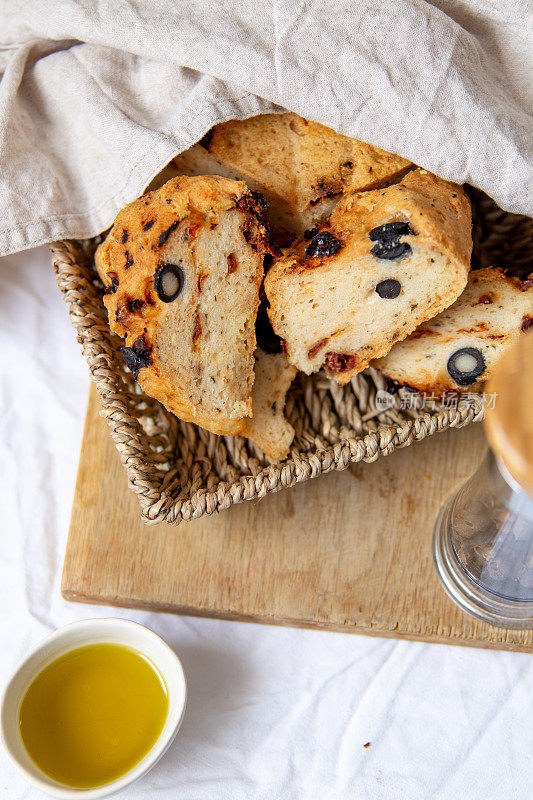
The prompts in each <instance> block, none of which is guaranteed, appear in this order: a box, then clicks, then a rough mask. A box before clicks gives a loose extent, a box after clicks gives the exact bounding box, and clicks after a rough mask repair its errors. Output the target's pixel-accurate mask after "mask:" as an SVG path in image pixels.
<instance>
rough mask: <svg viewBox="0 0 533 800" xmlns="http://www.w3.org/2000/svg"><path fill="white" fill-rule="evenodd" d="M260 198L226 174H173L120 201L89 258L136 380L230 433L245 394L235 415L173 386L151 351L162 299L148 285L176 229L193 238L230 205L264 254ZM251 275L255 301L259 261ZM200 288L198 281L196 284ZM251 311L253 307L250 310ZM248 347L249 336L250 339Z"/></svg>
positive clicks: (190, 417) (240, 423)
mask: <svg viewBox="0 0 533 800" xmlns="http://www.w3.org/2000/svg"><path fill="white" fill-rule="evenodd" d="M263 203H264V201H261V200H260V199H259V198H257V197H254V196H252V195H251V194H250V192H249V191H248V188H247V187H246V185H245V184H244V183H242V182H237V181H233V180H228V179H226V178H217V177H209V178H201V177H198V178H186V177H177V178H174V179H172V180H170V181H168V183H166V184H165V185H164V186H163V187H162V188H161V189H159V190H157V191H154V192H150V193H149V194H147V195H145V196H144V197H141V198H139V199H138V200H135V201H134V202H133V203H130V204H129V205H128V206H126V207H125V208H124V209H122V211H120V212H119V214H118V215H117V217H116V220H115V224H114V226H113V228H112V230H111V232H110V233H109V235H108V237H107V239H106V241H105V242H104V243H103V244H102V245H100V247H99V248H98V251H97V253H96V257H95V261H96V266H97V269H98V273H99V275H100V277H101V279H102V281H103V283H104V285H105V286H106V289H107V293H106V294H105V296H104V304H105V306H106V308H107V311H108V315H109V324H110V327H111V330H112V331H114V332H115V333H117V334H118V335H119V336H121V337H123V338H124V339H125V340H126V342H125V344H126V348H127V351H126V352H125V356H126V357H129V364H128V365H129V366H131V365H132V364H133V369H132V371H133V372H134V375H135V377H136V378H137V380H138V382H139V384H140V386H141V387H142V388H143V390H144V391H145V392H146V393H147V394H148V395H150V396H151V397H154V398H156V399H157V400H159V401H160V402H161V403H163V405H165V406H166V408H168V409H169V410H170V411H172V413H174V414H176V415H177V416H178V417H179V418H180V419H182V420H185V421H187V422H195V423H197V424H198V425H201V426H202V427H205V428H207V429H209V430H211V431H213V432H214V433H220V434H231V435H237V434H239V433H241V431H242V430H243V428H244V425H245V417H246V416H249V415H250V413H251V400H250V401H249V403H248V405H247V406H246V407H243V408H242V413H240V414H239V415H238V416H237V417H236V418H230V417H228V418H224V415H223V414H219V415H216V416H214V415H205V414H203V413H202V410H201V409H200V408H199V407H198V406H197V405H194V404H192V403H191V401H190V399H189V398H188V397H187V396H186V393H184V392H183V393H182V392H181V391H180V387H177V386H176V385H175V380H174V379H173V378H172V376H171V375H170V374H169V371H168V370H167V369H166V368H165V364H164V363H162V362H161V360H160V359H159V358H158V357H157V353H156V348H157V336H158V325H159V322H160V316H161V313H162V306H163V304H162V303H161V301H160V300H159V298H158V296H157V294H156V292H155V291H154V277H155V273H156V271H157V269H158V267H159V266H160V265H161V264H162V263H164V262H165V252H166V250H167V248H168V246H169V244H170V241H171V240H172V238H173V236H174V234H175V233H177V232H179V233H180V236H181V237H182V240H183V241H185V242H186V241H188V239H190V240H191V241H192V240H194V238H195V236H196V235H197V234H198V231H199V230H200V229H201V228H202V226H206V225H207V226H209V225H213V226H214V225H216V222H217V218H218V217H219V215H220V214H222V213H223V212H226V211H228V210H229V209H235V208H236V209H238V211H239V212H241V213H242V234H243V236H244V239H245V240H246V242H248V244H249V245H250V246H251V247H252V248H253V249H254V250H256V251H257V252H258V253H260V254H263V253H266V252H271V247H270V244H269V239H268V232H267V230H266V228H265V226H264V224H263V222H262V213H263V211H264V207H263ZM258 263H259V264H260V266H259V268H258V269H257V271H256V273H255V274H254V275H253V276H251V279H252V278H253V280H254V281H255V285H256V290H257V291H256V294H257V303H256V306H255V311H256V310H257V306H258V305H259V300H258V292H259V286H260V283H261V279H262V259H259V262H258ZM199 289H201V287H200V286H199ZM255 311H254V313H255ZM251 347H252V352H253V348H254V347H255V342H252V343H251Z"/></svg>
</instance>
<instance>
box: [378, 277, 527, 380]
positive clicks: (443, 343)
mask: <svg viewBox="0 0 533 800" xmlns="http://www.w3.org/2000/svg"><path fill="white" fill-rule="evenodd" d="M532 326H533V280H528V281H520V280H518V278H510V277H508V276H507V275H505V273H504V272H503V270H501V269H496V268H488V269H480V270H476V271H475V272H471V273H470V278H469V280H468V285H467V287H466V289H465V290H464V292H463V293H462V295H461V296H460V297H459V299H458V300H456V301H455V303H454V304H453V305H452V306H451V307H450V308H448V309H446V311H443V312H442V313H441V314H439V315H438V316H437V317H435V318H434V319H432V320H429V322H425V323H424V324H423V325H421V326H420V327H419V328H417V329H416V331H414V333H412V334H411V335H410V336H409V337H408V338H407V339H405V340H404V341H403V342H399V343H398V344H395V345H394V347H393V348H392V350H391V351H390V353H388V355H386V356H385V358H380V359H379V360H378V361H375V362H374V363H373V364H372V366H373V367H376V369H379V370H380V371H381V372H382V373H383V374H384V375H386V376H387V377H388V378H391V379H392V380H395V381H398V382H399V383H403V384H407V385H409V386H411V387H413V388H414V389H417V390H418V391H419V392H430V393H432V394H437V395H439V394H442V393H443V392H445V391H447V390H450V389H453V390H456V391H457V390H458V391H460V392H464V391H479V389H480V388H481V387H482V385H483V383H484V382H485V381H487V380H488V379H489V378H490V377H491V376H492V373H493V371H494V367H495V366H496V364H497V362H498V361H499V359H500V358H501V357H502V355H503V353H504V352H505V351H506V350H507V349H508V348H509V347H510V346H511V345H512V344H513V342H514V341H515V340H516V339H517V338H518V337H519V336H520V335H521V333H522V332H524V331H526V330H528V328H530V327H532Z"/></svg>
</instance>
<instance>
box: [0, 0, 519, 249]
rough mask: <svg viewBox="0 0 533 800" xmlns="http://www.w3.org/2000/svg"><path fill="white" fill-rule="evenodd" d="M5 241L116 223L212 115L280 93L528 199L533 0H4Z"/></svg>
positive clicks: (351, 128)
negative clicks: (124, 208)
mask: <svg viewBox="0 0 533 800" xmlns="http://www.w3.org/2000/svg"><path fill="white" fill-rule="evenodd" d="M2 9H3V10H2V11H0V37H1V40H0V74H1V75H2V79H1V82H0V217H1V219H2V225H1V227H2V230H1V231H0V254H5V253H8V252H13V251H15V250H19V249H23V248H26V247H31V246H34V245H37V244H40V243H43V242H46V241H50V240H53V239H59V238H65V237H67V238H68V237H81V238H83V237H89V236H93V235H95V234H97V233H99V232H101V231H103V230H105V229H106V228H107V227H108V226H109V225H110V224H111V223H112V221H113V219H114V217H115V214H116V213H117V211H118V210H119V209H120V208H121V207H122V206H124V205H125V204H126V203H127V202H129V201H131V200H133V199H134V198H135V197H137V196H138V195H139V194H140V193H141V192H142V191H143V190H144V188H145V187H146V186H147V184H148V183H149V182H150V180H151V179H152V177H153V176H154V175H155V174H156V173H157V172H158V171H159V170H160V169H161V168H162V167H163V166H164V165H165V164H166V163H167V162H168V161H169V160H170V159H171V158H172V157H173V156H175V155H177V154H178V153H179V152H181V151H182V150H184V149H185V148H187V147H188V146H189V145H191V144H192V143H194V142H195V141H197V140H198V139H200V138H201V136H202V135H203V134H204V133H205V132H206V131H207V130H208V129H209V128H210V127H211V126H212V125H214V124H215V123H217V122H221V121H224V120H227V119H230V118H241V119H243V118H245V117H248V116H252V115H254V114H259V113H265V112H276V111H282V110H285V109H288V110H291V111H295V112H297V113H298V114H301V115H302V116H304V117H307V118H309V119H313V120H316V121H318V122H322V123H324V124H326V125H329V126H331V127H333V128H335V129H336V130H337V131H339V132H341V133H344V134H347V135H350V136H354V137H356V138H358V139H362V140H364V141H367V142H370V143H371V144H374V145H377V146H379V147H382V148H384V149H386V150H390V151H393V152H395V153H398V154H399V155H402V156H404V157H406V158H409V159H411V160H413V161H415V162H416V163H417V164H420V165H421V166H423V167H426V168H427V169H430V170H432V171H433V172H436V173H438V174H439V175H441V176H442V177H444V178H447V179H449V180H454V181H457V182H459V183H463V182H465V181H467V182H469V183H471V184H473V185H474V186H477V187H479V188H481V189H483V190H484V191H485V192H487V193H488V194H489V195H491V197H493V198H494V199H495V200H496V201H497V202H498V203H499V204H500V205H501V206H502V207H503V208H505V209H506V210H508V211H513V212H516V213H524V214H529V215H531V216H533V191H532V189H533V153H532V142H531V114H530V112H531V98H532V95H533V90H532V86H531V83H530V79H531V74H532V72H533V69H532V67H533V63H532V62H533V48H532V46H531V44H532V42H531V33H530V32H531V27H532V26H531V23H532V21H533V15H532V7H531V3H530V1H529V0H497V1H496V0H438V2H434V3H432V4H430V3H426V2H423V0H353V2H347V1H346V0H306V2H298V0H274V1H273V2H272V0H269V2H263V0H240V1H239V0H218V2H216V3H214V2H212V0H195V2H194V3H191V2H190V0H150V2H149V3H147V2H144V1H143V0H123V2H121V3H119V4H117V3H115V2H111V1H110V0H107V2H106V0H100V2H97V1H96V0H94V2H91V1H90V0H86V1H85V2H84V3H79V2H75V0H39V3H38V4H33V3H27V2H16V0H4V3H3V6H2Z"/></svg>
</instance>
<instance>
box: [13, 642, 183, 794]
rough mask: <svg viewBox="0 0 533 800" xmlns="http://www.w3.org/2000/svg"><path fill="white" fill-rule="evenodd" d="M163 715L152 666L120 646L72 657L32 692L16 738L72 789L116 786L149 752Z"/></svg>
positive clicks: (48, 670)
mask: <svg viewBox="0 0 533 800" xmlns="http://www.w3.org/2000/svg"><path fill="white" fill-rule="evenodd" d="M168 709H169V703H168V695H167V688H166V686H165V683H164V681H163V679H162V677H161V675H160V674H159V672H158V671H157V670H156V668H155V667H154V666H153V664H152V663H151V662H150V661H149V660H148V659H147V658H145V657H144V656H142V655H141V654H140V653H138V652H136V651H135V650H133V649H131V648H129V647H126V646H123V645H118V644H94V645H87V646H85V647H79V648H77V649H75V650H70V651H69V652H67V653H65V654H64V655H62V656H60V657H59V658H57V659H56V660H55V661H53V662H52V663H51V664H49V665H48V666H47V667H45V668H44V669H43V670H42V671H41V672H40V673H39V674H38V675H37V677H36V678H35V679H34V680H33V682H32V683H31V684H30V686H29V687H28V689H27V690H26V693H25V694H24V697H23V699H22V702H21V705H20V710H19V730H20V735H21V738H22V741H23V743H24V746H25V748H26V750H27V752H28V755H29V756H30V757H31V759H32V761H33V762H34V763H35V764H36V766H37V767H39V769H40V770H41V771H42V772H43V773H45V775H48V777H50V778H52V779H53V780H55V781H57V782H58V783H62V784H64V785H66V786H70V787H72V788H76V789H88V788H94V787H97V786H103V785H104V784H106V783H110V782H111V781H114V780H116V779H117V778H120V777H121V776H123V775H125V774H126V773H127V772H129V770H131V769H132V768H133V767H134V766H135V765H136V764H138V763H139V762H140V761H141V759H142V758H144V756H145V755H146V754H147V753H148V752H149V751H150V750H151V749H152V747H153V745H154V744H155V742H156V741H157V739H158V738H159V735H160V734H161V731H162V730H163V727H164V725H165V721H166V719H167V715H168Z"/></svg>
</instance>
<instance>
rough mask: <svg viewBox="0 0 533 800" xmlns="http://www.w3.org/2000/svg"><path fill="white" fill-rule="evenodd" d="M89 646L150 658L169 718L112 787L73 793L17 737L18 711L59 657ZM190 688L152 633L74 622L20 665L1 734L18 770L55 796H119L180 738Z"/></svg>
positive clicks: (120, 623)
mask: <svg viewBox="0 0 533 800" xmlns="http://www.w3.org/2000/svg"><path fill="white" fill-rule="evenodd" d="M89 644H121V645H126V646H127V647H131V648H133V649H134V650H137V651H138V652H139V653H142V655H144V656H146V657H147V658H148V659H150V661H151V662H152V664H153V665H154V666H155V667H156V668H157V669H158V670H159V672H160V673H161V677H162V678H163V680H164V682H165V684H166V687H167V692H168V706H169V708H168V716H167V719H166V722H165V724H164V727H163V730H162V731H161V733H160V735H159V738H158V739H157V741H156V742H155V744H154V746H153V747H152V749H151V750H150V751H149V752H148V753H147V754H146V755H145V757H144V758H143V759H142V760H141V761H140V762H139V763H138V764H137V765H136V766H135V767H133V769H131V770H130V771H129V772H127V773H126V774H125V775H123V776H122V777H121V778H118V779H117V780H115V781H112V782H111V783H107V784H105V785H104V786H98V787H96V788H94V789H73V788H70V787H68V786H64V785H63V784H60V783H57V782H56V781H54V780H52V778H49V777H47V776H46V775H45V774H44V773H43V772H41V771H40V769H39V768H38V767H37V766H36V765H35V764H34V763H33V761H32V760H31V758H30V757H29V755H28V754H27V752H26V749H25V747H24V744H23V742H22V739H21V737H20V733H19V725H18V716H19V708H20V703H21V701H22V698H23V697H24V694H25V692H26V689H27V688H28V686H29V685H30V683H31V682H32V681H33V679H34V678H35V677H36V676H37V674H38V673H39V672H40V671H41V670H42V669H44V667H46V666H47V665H48V664H50V663H51V662H52V661H54V659H56V658H57V657H58V656H61V655H62V654H63V653H66V652H68V651H69V650H73V649H75V648H77V647H83V646H84V645H89ZM186 698H187V686H186V683H185V675H184V672H183V667H182V666H181V662H180V660H179V658H178V657H177V655H176V654H175V653H174V651H173V650H171V649H170V647H169V646H168V645H167V644H165V642H164V641H163V640H162V639H161V638H160V637H159V636H158V635H157V634H156V633H154V632H153V631H150V630H148V628H145V627H143V626H142V625H138V624H137V623H136V622H130V621H129V620H124V619H87V620H81V621H80V622H73V623H72V624H71V625H66V626H65V627H64V628H60V629H59V630H58V631H56V632H55V633H53V634H52V635H51V636H49V637H48V638H47V639H45V640H44V641H43V642H41V644H39V645H37V647H35V648H34V649H33V651H32V652H31V653H30V654H29V656H28V657H27V658H26V659H25V660H24V661H23V662H22V663H21V664H20V666H19V667H18V669H17V671H16V672H15V674H14V675H13V677H12V678H11V680H10V681H9V683H8V685H7V686H6V688H5V690H4V694H3V696H2V699H1V706H0V714H1V733H2V740H3V744H4V747H5V748H6V750H7V752H8V754H9V756H10V757H11V759H12V761H13V762H14V764H15V766H16V767H18V769H19V770H20V771H21V772H22V773H23V774H24V776H25V777H26V779H27V780H28V781H29V782H30V783H32V784H33V785H34V786H37V787H38V788H39V789H41V790H42V791H44V792H48V794H51V795H53V796H54V797H62V798H70V800H73V799H74V798H76V800H96V798H101V797H109V796H110V795H112V794H115V792H119V791H120V790H121V789H124V788H125V787H126V786H129V785H130V784H131V783H133V781H136V780H137V779H138V778H140V777H141V776H142V775H145V774H146V773H147V772H148V771H149V770H150V769H152V767H153V766H154V765H155V764H156V763H157V762H158V761H159V759H160V758H161V756H162V755H163V753H165V751H166V750H167V749H168V747H169V746H170V744H171V743H172V740H173V739H174V737H175V736H176V734H177V732H178V730H179V728H180V725H181V722H182V719H183V714H184V712H185V703H186Z"/></svg>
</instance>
